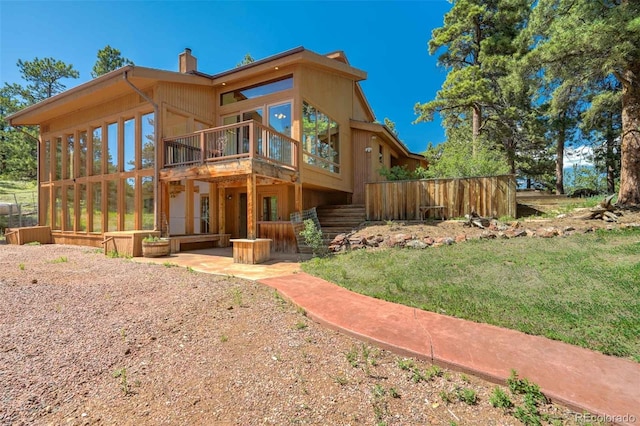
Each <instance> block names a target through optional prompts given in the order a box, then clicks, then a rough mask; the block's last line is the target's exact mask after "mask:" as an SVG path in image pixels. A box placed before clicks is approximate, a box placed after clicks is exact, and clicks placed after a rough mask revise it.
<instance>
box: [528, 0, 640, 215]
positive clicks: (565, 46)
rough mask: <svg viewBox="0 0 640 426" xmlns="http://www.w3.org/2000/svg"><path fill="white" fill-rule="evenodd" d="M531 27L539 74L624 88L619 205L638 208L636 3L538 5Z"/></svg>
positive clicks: (569, 0) (639, 16)
mask: <svg viewBox="0 0 640 426" xmlns="http://www.w3.org/2000/svg"><path fill="white" fill-rule="evenodd" d="M529 27H530V29H529V31H530V32H531V35H532V36H531V38H530V40H531V41H532V43H533V47H534V49H533V51H532V52H531V55H532V59H533V60H534V61H535V62H537V63H538V64H540V68H539V69H540V70H544V72H545V73H550V74H552V75H563V76H565V78H568V79H569V78H570V80H571V81H572V82H574V83H575V85H576V86H579V85H581V86H586V85H588V84H590V83H593V82H596V81H598V80H600V79H604V78H607V77H609V76H611V77H614V78H615V79H616V80H617V81H618V82H619V83H620V85H621V86H622V94H621V98H622V108H621V122H622V140H621V168H620V190H619V193H618V204H619V205H621V206H638V205H640V1H638V0H619V1H613V0H605V1H593V0H539V1H538V3H537V4H536V7H535V8H534V10H533V14H532V17H531V22H530V25H529ZM567 70H571V75H570V76H567V72H566V71H567Z"/></svg>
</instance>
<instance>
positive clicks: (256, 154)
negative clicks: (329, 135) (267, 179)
mask: <svg viewBox="0 0 640 426" xmlns="http://www.w3.org/2000/svg"><path fill="white" fill-rule="evenodd" d="M298 146H299V144H298V141H296V140H294V139H292V138H290V137H289V136H286V135H284V134H282V133H278V132H276V131H275V130H273V129H270V128H269V127H266V126H263V125H262V124H261V123H258V122H257V121H254V120H249V121H243V122H242V123H237V124H230V125H227V126H220V127H215V128H212V129H205V130H200V131H197V132H194V133H191V134H188V135H182V136H176V137H171V138H165V139H164V140H163V144H162V150H163V154H164V165H163V169H164V170H163V171H162V172H161V177H162V178H165V179H176V178H182V177H187V178H188V177H198V178H206V176H203V175H205V174H207V173H208V174H209V175H210V176H209V177H210V178H212V179H213V178H215V177H222V176H223V175H224V176H228V175H230V174H236V175H241V174H250V173H259V174H266V175H268V176H271V175H274V174H276V175H277V176H273V177H276V178H282V177H281V175H282V172H285V174H286V175H287V177H286V180H295V179H293V178H294V177H297V174H298V173H297V172H298V149H299V148H298ZM230 164H233V166H230ZM216 166H219V167H216ZM203 167H204V168H205V169H206V170H204V169H202V168H203ZM274 170H277V173H274V172H273V171H274ZM270 171H271V172H270Z"/></svg>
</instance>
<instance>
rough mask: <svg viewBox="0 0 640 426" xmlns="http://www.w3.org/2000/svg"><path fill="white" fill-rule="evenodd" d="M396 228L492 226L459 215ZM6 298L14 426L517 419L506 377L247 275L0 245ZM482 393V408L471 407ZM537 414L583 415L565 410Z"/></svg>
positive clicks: (568, 418)
mask: <svg viewBox="0 0 640 426" xmlns="http://www.w3.org/2000/svg"><path fill="white" fill-rule="evenodd" d="M624 221H625V223H633V222H636V223H638V222H640V217H638V215H637V214H635V216H634V214H630V215H629V216H627V215H625V216H624ZM530 223H531V226H532V227H533V226H536V227H537V226H538V225H540V226H545V227H546V226H557V227H566V226H572V227H575V228H576V229H582V228H583V227H584V228H586V227H600V226H602V227H606V226H608V224H606V223H604V222H602V223H596V222H595V221H590V222H588V223H584V221H577V220H576V219H575V218H572V217H563V218H560V219H553V220H550V221H549V220H546V221H544V222H539V223H538V222H530ZM378 226H379V228H380V231H382V230H384V231H385V232H396V230H393V231H389V229H390V228H391V226H389V225H386V224H385V225H378ZM394 226H398V227H400V228H405V227H407V226H410V227H411V228H412V229H413V230H410V231H409V232H414V231H415V232H418V230H419V229H422V231H421V232H424V233H425V234H429V235H431V236H452V237H455V236H456V235H458V234H460V233H467V234H471V233H478V232H482V230H476V229H473V228H463V227H462V225H461V223H459V222H455V221H445V222H437V223H434V224H415V225H400V224H397V225H394ZM527 226H529V224H527ZM366 232H370V233H376V232H378V231H377V230H376V229H375V228H370V229H368V230H367V231H366ZM403 232H404V231H403ZM0 299H2V303H0V382H1V383H2V387H1V388H0V424H3V425H26V424H38V425H93V424H97V425H134V424H135V425H177V424H180V425H184V424H194V425H195V424H206V425H254V424H265V425H285V424H309V425H329V424H330V425H425V424H429V425H454V424H457V425H515V424H520V422H519V421H518V420H516V419H515V418H514V417H513V415H512V412H508V413H505V412H504V411H503V410H501V409H497V408H493V407H492V406H491V405H490V403H489V397H490V394H491V393H492V391H493V389H494V387H495V385H494V384H491V383H488V382H485V381H483V380H480V379H478V378H475V377H470V376H465V375H463V374H460V373H457V372H454V371H443V372H441V373H440V375H435V376H434V377H432V378H430V379H424V380H423V379H420V378H419V375H418V376H416V375H415V374H414V369H417V370H415V371H418V372H420V373H421V374H423V375H425V376H426V372H427V371H428V369H429V368H430V365H429V363H428V362H426V361H421V360H405V359H404V358H401V357H399V356H396V355H394V354H392V353H390V352H387V351H384V350H380V349H378V348H375V347H373V346H369V345H365V344H363V343H362V342H360V341H358V340H355V339H353V338H351V337H347V336H344V335H342V334H340V333H337V332H335V331H331V330H328V329H325V328H323V327H321V326H320V325H318V324H316V323H314V322H312V321H311V320H309V319H308V318H307V317H306V316H305V315H304V312H303V311H301V310H299V309H297V308H296V307H295V306H293V305H291V304H289V303H287V302H286V301H284V300H283V299H282V298H281V297H279V296H278V294H277V293H274V291H273V290H271V289H268V288H266V287H264V286H261V285H259V284H256V283H254V282H251V281H244V280H240V279H236V278H233V277H220V276H212V275H206V274H200V273H195V272H191V271H189V270H186V269H183V268H177V267H172V266H171V265H170V264H167V265H155V264H146V263H134V262H131V261H130V260H127V259H119V258H108V257H105V256H104V255H103V254H101V253H100V252H99V251H96V250H95V249H91V248H86V247H76V246H60V245H46V246H10V245H4V244H0ZM402 366H404V367H405V368H409V369H403V368H402ZM409 366H410V367H409ZM416 377H418V378H417V379H416ZM470 390H472V391H473V392H475V395H476V396H477V401H476V403H475V404H467V403H465V402H463V401H461V400H460V399H461V395H463V394H467V395H468V394H469V393H471V391H470ZM507 393H509V391H508V390H507ZM512 399H513V400H514V401H515V402H518V400H517V399H516V398H513V397H512ZM519 403H520V404H522V402H521V400H520V402H519ZM540 410H541V411H542V412H543V413H545V414H548V415H549V416H551V417H552V418H555V419H557V421H558V423H556V424H581V423H579V421H578V420H577V418H576V415H575V413H572V412H571V411H570V410H568V409H566V408H563V407H560V406H556V405H551V404H549V405H545V406H543V407H541V408H540Z"/></svg>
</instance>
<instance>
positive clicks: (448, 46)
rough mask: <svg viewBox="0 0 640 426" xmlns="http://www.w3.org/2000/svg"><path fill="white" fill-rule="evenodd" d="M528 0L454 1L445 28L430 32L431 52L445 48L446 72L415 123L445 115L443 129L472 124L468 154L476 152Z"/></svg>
mask: <svg viewBox="0 0 640 426" xmlns="http://www.w3.org/2000/svg"><path fill="white" fill-rule="evenodd" d="M529 3H530V2H529V1H527V0H453V7H452V8H451V10H450V11H449V12H448V13H447V14H446V15H445V18H444V26H443V27H441V28H437V29H435V30H434V31H433V33H432V37H431V40H430V41H429V53H430V54H435V53H436V52H438V51H439V50H441V49H443V52H442V53H441V54H440V56H439V57H438V63H439V65H441V66H444V67H446V68H447V69H449V73H448V74H447V78H446V80H445V82H444V84H443V86H442V89H441V90H440V91H439V92H438V94H437V96H436V99H435V100H433V101H431V102H427V103H424V104H420V103H418V104H416V106H415V111H416V114H418V119H417V120H416V122H421V121H431V120H433V116H434V114H435V113H440V114H442V115H443V116H445V120H444V123H445V127H447V126H452V125H455V124H456V123H457V124H460V123H462V122H464V121H468V120H469V118H470V119H471V132H472V138H471V140H472V145H473V149H472V153H473V155H475V153H477V151H478V148H479V144H480V136H481V133H482V131H483V129H484V125H485V123H486V115H487V114H486V111H485V109H486V108H487V107H489V106H495V105H497V104H498V100H499V93H497V92H496V89H497V88H498V86H499V84H498V79H500V78H501V77H504V76H505V75H507V74H508V70H507V69H506V68H507V64H506V59H507V58H508V57H510V56H511V55H513V54H514V53H515V50H516V47H515V46H514V44H513V40H514V39H515V36H516V35H517V34H518V32H519V30H520V28H521V27H522V25H524V23H525V21H526V18H527V16H528V13H529V11H530V5H529Z"/></svg>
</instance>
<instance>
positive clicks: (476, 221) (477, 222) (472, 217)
mask: <svg viewBox="0 0 640 426" xmlns="http://www.w3.org/2000/svg"><path fill="white" fill-rule="evenodd" d="M464 217H465V218H466V219H467V221H466V222H465V223H463V225H464V226H468V227H470V228H473V227H474V226H475V227H477V228H480V229H486V228H488V227H489V225H491V219H490V218H488V217H482V216H479V215H478V214H477V213H476V212H475V211H472V212H471V214H466V215H464Z"/></svg>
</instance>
